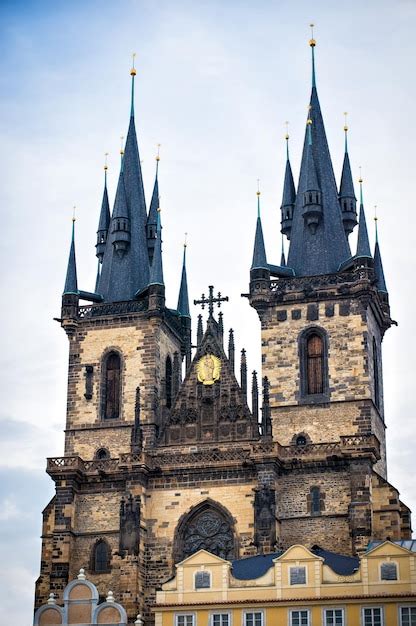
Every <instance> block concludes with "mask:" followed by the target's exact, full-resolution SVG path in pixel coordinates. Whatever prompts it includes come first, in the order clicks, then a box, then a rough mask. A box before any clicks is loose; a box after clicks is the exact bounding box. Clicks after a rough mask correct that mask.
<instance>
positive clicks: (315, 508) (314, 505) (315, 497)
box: [311, 487, 321, 515]
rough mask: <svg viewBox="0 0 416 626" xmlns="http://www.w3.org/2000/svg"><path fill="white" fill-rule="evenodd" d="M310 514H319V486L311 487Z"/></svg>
mask: <svg viewBox="0 0 416 626" xmlns="http://www.w3.org/2000/svg"><path fill="white" fill-rule="evenodd" d="M311 514H312V515H320V514H321V490H320V489H319V487H311Z"/></svg>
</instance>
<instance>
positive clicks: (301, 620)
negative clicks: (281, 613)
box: [289, 609, 311, 626]
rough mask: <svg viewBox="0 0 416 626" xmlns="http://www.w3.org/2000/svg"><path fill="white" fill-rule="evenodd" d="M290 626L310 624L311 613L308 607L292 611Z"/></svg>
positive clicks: (307, 625)
mask: <svg viewBox="0 0 416 626" xmlns="http://www.w3.org/2000/svg"><path fill="white" fill-rule="evenodd" d="M289 623H290V626H310V623H311V622H310V613H309V610H308V609H300V610H295V611H290V621H289Z"/></svg>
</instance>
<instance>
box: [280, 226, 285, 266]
mask: <svg viewBox="0 0 416 626" xmlns="http://www.w3.org/2000/svg"><path fill="white" fill-rule="evenodd" d="M280 267H286V257H285V243H284V240H283V233H282V254H281V256H280Z"/></svg>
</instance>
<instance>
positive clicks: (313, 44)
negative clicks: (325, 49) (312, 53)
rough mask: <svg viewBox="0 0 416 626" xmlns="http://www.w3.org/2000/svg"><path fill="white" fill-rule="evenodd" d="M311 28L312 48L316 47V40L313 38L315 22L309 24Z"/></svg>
mask: <svg viewBox="0 0 416 626" xmlns="http://www.w3.org/2000/svg"><path fill="white" fill-rule="evenodd" d="M309 26H310V29H311V38H310V39H309V45H310V47H311V48H314V47H315V46H316V41H315V39H314V38H313V29H314V27H315V24H309Z"/></svg>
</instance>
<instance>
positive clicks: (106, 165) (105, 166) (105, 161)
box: [104, 152, 108, 171]
mask: <svg viewBox="0 0 416 626" xmlns="http://www.w3.org/2000/svg"><path fill="white" fill-rule="evenodd" d="M107 158H108V152H106V153H105V154H104V159H105V160H104V171H107V170H108V163H107Z"/></svg>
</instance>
